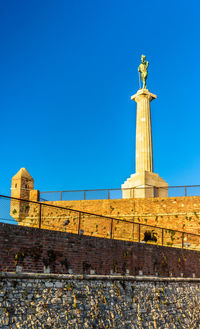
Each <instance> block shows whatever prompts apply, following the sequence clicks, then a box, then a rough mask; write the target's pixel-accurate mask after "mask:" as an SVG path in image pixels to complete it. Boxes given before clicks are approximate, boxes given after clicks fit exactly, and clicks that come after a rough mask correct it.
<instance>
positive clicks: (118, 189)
mask: <svg viewBox="0 0 200 329" xmlns="http://www.w3.org/2000/svg"><path fill="white" fill-rule="evenodd" d="M185 187H186V188H187V187H200V185H172V186H159V187H156V188H158V189H162V188H163V189H168V188H185ZM148 188H152V186H151V185H149V186H143V187H137V186H135V187H126V188H124V187H123V188H122V187H121V188H101V189H85V190H58V191H40V193H60V192H63V193H67V192H90V191H91V192H97V191H121V190H132V189H137V190H139V189H148Z"/></svg>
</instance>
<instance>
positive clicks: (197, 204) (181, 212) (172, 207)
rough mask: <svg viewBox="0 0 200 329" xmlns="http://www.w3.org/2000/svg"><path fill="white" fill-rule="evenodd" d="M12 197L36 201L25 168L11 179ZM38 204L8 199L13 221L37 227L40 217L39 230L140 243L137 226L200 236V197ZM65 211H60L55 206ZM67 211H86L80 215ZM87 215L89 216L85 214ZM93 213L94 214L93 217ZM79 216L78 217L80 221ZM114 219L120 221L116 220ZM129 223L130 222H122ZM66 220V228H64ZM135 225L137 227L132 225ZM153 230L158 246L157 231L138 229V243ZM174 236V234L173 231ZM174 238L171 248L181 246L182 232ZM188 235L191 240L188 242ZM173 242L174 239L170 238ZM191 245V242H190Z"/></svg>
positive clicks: (167, 238)
mask: <svg viewBox="0 0 200 329" xmlns="http://www.w3.org/2000/svg"><path fill="white" fill-rule="evenodd" d="M12 197H16V198H21V199H25V200H30V201H37V200H38V199H39V191H37V190H34V188H33V178H32V177H31V176H30V175H29V173H28V172H27V171H26V169H24V168H22V169H21V170H20V171H19V172H18V173H17V174H16V175H15V176H14V177H13V179H12ZM40 204H41V203H31V202H25V201H22V200H21V201H18V200H14V199H12V200H11V209H10V214H11V216H12V217H13V218H14V219H16V220H17V221H18V223H19V225H21V226H31V227H38V226H39V221H40V218H41V227H42V228H44V229H52V230H58V231H65V232H71V233H76V234H77V233H78V230H81V231H82V232H84V234H86V235H91V236H98V237H105V238H110V237H111V226H112V237H113V238H114V239H122V240H130V241H139V240H138V234H139V233H138V231H139V225H137V223H138V224H144V225H152V226H156V227H161V228H165V229H170V230H172V231H173V230H178V231H183V232H187V233H193V234H200V197H170V198H169V197H166V198H129V199H119V200H112V199H111V200H82V201H49V202H44V204H45V205H43V206H42V207H41V208H40ZM49 205H54V206H58V207H63V208H68V209H69V210H67V209H61V208H58V207H51V206H49ZM70 209H74V210H79V211H83V212H86V214H83V213H82V214H81V215H80V214H79V213H78V212H72V211H70ZM88 213H90V214H88ZM92 214H94V215H92ZM95 214H97V215H102V216H107V217H112V218H114V219H116V220H114V221H113V222H112V220H111V219H110V218H107V217H104V218H103V217H97V216H95ZM80 216H81V218H80ZM117 219H121V220H122V221H119V220H117ZM123 220H128V221H130V223H125V222H123ZM66 221H68V223H67V225H65V223H66ZM132 222H135V223H136V224H132ZM148 230H150V231H154V233H155V234H156V235H157V236H159V239H158V241H157V243H158V244H162V243H161V231H160V229H157V228H155V227H154V228H148V227H147V226H141V227H140V233H141V240H143V238H144V234H145V232H146V231H148ZM169 233H170V232H165V237H164V240H165V244H167V245H170V244H171V243H172V238H173V237H172V236H171V235H170V234H169ZM172 234H173V232H172ZM174 237H177V239H176V240H175V241H173V245H174V246H176V247H181V243H182V242H181V233H176V235H175V236H174ZM191 238H192V237H191V236H190V240H191ZM173 240H174V238H173ZM192 240H193V241H192V244H193V247H194V249H196V247H197V246H199V238H198V237H197V238H195V237H194V238H192ZM184 243H188V241H187V235H185V236H184ZM189 243H190V244H191V241H189Z"/></svg>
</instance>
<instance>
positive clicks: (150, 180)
mask: <svg viewBox="0 0 200 329" xmlns="http://www.w3.org/2000/svg"><path fill="white" fill-rule="evenodd" d="M122 195H123V198H124V199H128V198H154V197H162V198H165V197H168V184H167V183H166V182H165V181H164V179H162V178H161V177H160V176H159V175H158V174H155V173H153V172H149V171H143V172H141V173H136V174H132V175H131V177H130V178H128V179H127V180H126V181H125V182H124V184H123V185H122Z"/></svg>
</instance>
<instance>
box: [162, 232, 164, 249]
mask: <svg viewBox="0 0 200 329" xmlns="http://www.w3.org/2000/svg"><path fill="white" fill-rule="evenodd" d="M163 243H164V229H163V228H162V246H163Z"/></svg>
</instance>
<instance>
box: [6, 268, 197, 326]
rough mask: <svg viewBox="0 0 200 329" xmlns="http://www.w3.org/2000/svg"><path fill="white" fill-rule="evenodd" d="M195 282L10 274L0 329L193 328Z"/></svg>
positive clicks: (194, 317) (195, 296)
mask: <svg viewBox="0 0 200 329" xmlns="http://www.w3.org/2000/svg"><path fill="white" fill-rule="evenodd" d="M199 305H200V281H199V280H196V281H195V280H193V281H191V280H188V279H184V280H182V279H176V280H174V279H171V280H170V279H160V280H159V279H158V278H133V277H132V278H131V277H109V276H107V277H105V276H104V277H98V276H93V277H90V278H89V277H82V278H81V277H72V276H69V275H65V276H64V275H63V276H58V275H57V276H56V275H45V276H42V275H36V276H33V275H32V276H31V275H14V274H11V273H10V274H7V275H5V276H1V278H0V328H1V329H26V328H32V329H36V328H46V329H48V328H49V329H50V328H57V329H59V328H61V329H63V328H66V329H79V328H80V329H87V328H88V329H89V328H98V329H101V328H102V329H103V328H112V329H114V328H116V329H139V328H149V329H154V328H155V329H158V328H159V329H183V328H184V329H192V328H193V329H197V328H199V327H200V317H199V310H200V306H199Z"/></svg>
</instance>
